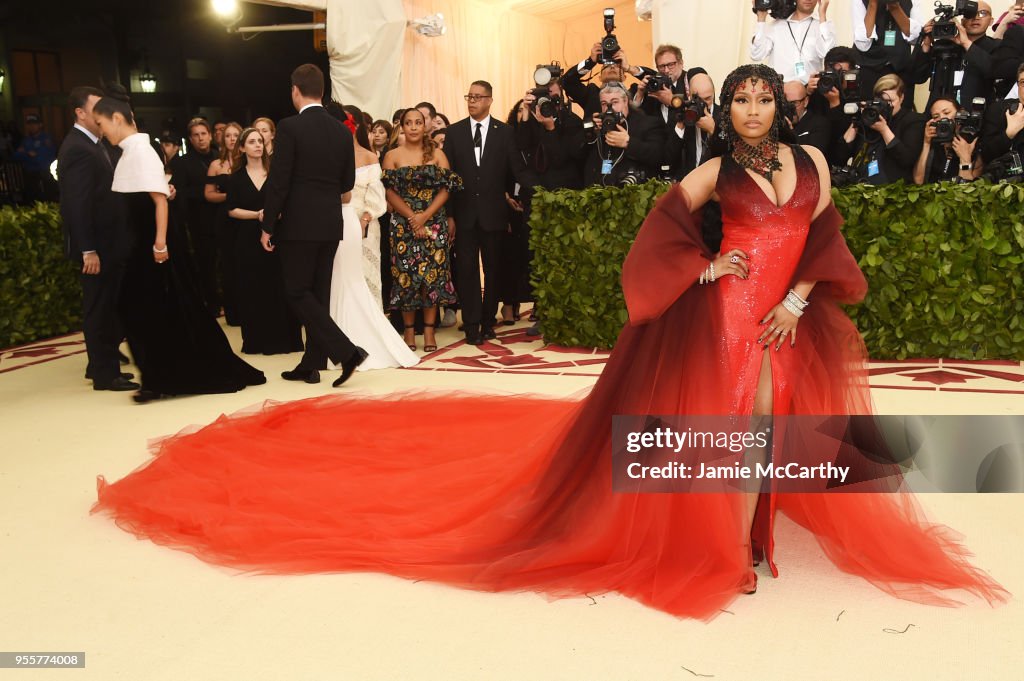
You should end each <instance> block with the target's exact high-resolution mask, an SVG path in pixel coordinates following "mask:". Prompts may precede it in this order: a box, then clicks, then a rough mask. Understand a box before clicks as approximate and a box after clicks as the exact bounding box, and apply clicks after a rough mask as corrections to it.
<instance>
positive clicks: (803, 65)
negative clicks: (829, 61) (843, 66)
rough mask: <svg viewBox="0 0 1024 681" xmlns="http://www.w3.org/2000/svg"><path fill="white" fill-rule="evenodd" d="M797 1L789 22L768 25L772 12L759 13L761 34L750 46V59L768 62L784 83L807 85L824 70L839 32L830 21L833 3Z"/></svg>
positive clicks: (758, 33)
mask: <svg viewBox="0 0 1024 681" xmlns="http://www.w3.org/2000/svg"><path fill="white" fill-rule="evenodd" d="M815 5H818V0H797V2H796V11H795V12H793V13H792V14H791V15H789V16H788V17H786V18H785V19H780V20H778V21H773V22H772V23H771V24H768V23H767V20H768V12H758V13H757V31H756V32H755V33H754V39H753V40H752V41H751V43H750V58H751V59H753V60H754V61H765V60H767V61H768V65H769V66H771V67H772V68H773V69H775V70H776V71H778V72H779V73H781V74H782V79H783V80H784V81H791V80H798V81H800V82H801V83H803V84H804V85H806V84H807V81H808V80H810V78H811V76H812V75H814V74H815V73H818V72H819V71H821V70H822V60H823V59H824V58H825V53H827V52H828V51H829V50H831V49H832V48H833V47H835V44H836V32H835V28H834V27H833V26H832V22H831V21H828V18H827V13H828V5H829V0H822V2H821V5H820V6H819V7H818V16H817V17H815V16H814V7H815Z"/></svg>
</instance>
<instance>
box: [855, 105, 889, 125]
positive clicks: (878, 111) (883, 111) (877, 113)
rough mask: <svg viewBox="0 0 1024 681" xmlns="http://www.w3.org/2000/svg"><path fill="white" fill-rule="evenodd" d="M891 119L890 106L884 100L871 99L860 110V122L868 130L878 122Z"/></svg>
mask: <svg viewBox="0 0 1024 681" xmlns="http://www.w3.org/2000/svg"><path fill="white" fill-rule="evenodd" d="M891 117H892V104H890V103H889V102H887V101H886V100H884V99H873V100H871V101H870V102H868V103H867V104H865V105H864V107H863V108H862V109H861V110H860V120H861V121H863V123H864V125H865V126H867V127H869V128H870V127H871V126H872V125H874V124H875V123H877V122H878V121H880V120H882V119H885V120H886V121H888V120H889V119H890V118H891Z"/></svg>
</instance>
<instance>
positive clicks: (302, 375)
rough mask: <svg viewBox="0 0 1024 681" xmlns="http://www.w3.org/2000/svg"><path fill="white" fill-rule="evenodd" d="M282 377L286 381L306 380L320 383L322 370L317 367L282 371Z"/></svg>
mask: <svg viewBox="0 0 1024 681" xmlns="http://www.w3.org/2000/svg"><path fill="white" fill-rule="evenodd" d="M281 378H283V379H284V380H286V381H305V382H306V383H319V382H320V372H319V371H317V370H316V369H292V370H291V371H282V372H281Z"/></svg>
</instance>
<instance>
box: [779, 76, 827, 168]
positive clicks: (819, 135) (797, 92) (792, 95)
mask: <svg viewBox="0 0 1024 681" xmlns="http://www.w3.org/2000/svg"><path fill="white" fill-rule="evenodd" d="M783 92H785V93H786V101H787V102H788V103H789V107H790V112H791V114H790V123H791V124H792V126H793V134H794V135H796V141H797V144H803V145H807V146H812V147H817V148H818V149H820V150H821V152H822V153H823V154H827V153H828V147H829V144H830V134H831V131H832V127H831V126H830V125H829V122H828V119H827V118H825V117H824V116H822V115H821V114H816V113H814V112H813V111H810V110H808V108H807V100H808V96H807V86H805V85H804V84H803V83H801V82H800V81H799V80H791V81H789V82H787V83H786V84H785V85H783Z"/></svg>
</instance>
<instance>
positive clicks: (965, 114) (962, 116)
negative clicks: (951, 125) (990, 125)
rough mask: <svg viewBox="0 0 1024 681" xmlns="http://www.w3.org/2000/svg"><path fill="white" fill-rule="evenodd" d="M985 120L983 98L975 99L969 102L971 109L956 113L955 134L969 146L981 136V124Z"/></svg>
mask: <svg viewBox="0 0 1024 681" xmlns="http://www.w3.org/2000/svg"><path fill="white" fill-rule="evenodd" d="M984 119H985V98H984V97H975V98H974V99H972V100H971V109H970V111H968V110H967V109H961V110H960V111H957V112H956V134H958V135H960V137H961V138H963V140H964V142H967V143H968V144H970V143H971V142H973V141H974V140H976V139H978V136H979V135H981V124H982V122H983V121H984Z"/></svg>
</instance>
